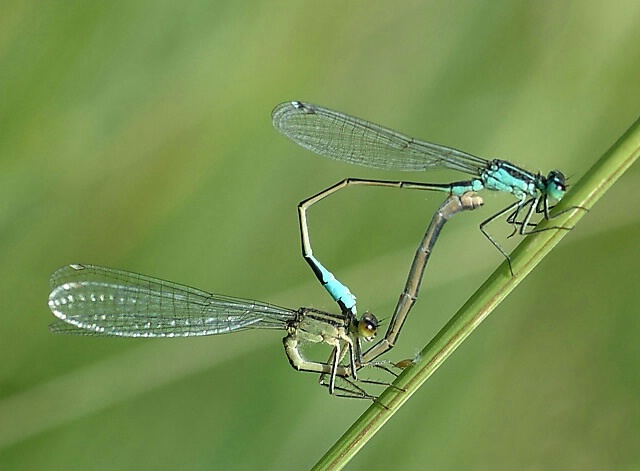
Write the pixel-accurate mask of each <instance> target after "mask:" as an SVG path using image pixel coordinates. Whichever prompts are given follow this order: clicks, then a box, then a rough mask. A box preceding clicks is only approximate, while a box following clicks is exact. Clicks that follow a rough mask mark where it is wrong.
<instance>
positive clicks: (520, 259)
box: [313, 119, 640, 470]
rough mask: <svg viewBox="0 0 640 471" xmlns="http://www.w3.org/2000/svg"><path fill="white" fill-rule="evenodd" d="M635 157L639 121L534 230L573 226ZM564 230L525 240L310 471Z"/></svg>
mask: <svg viewBox="0 0 640 471" xmlns="http://www.w3.org/2000/svg"><path fill="white" fill-rule="evenodd" d="M639 155H640V119H638V120H637V121H636V122H635V123H634V124H633V125H632V126H631V127H630V128H629V129H628V130H627V132H625V133H624V135H623V136H622V137H621V138H620V139H618V141H617V142H616V143H615V144H614V145H613V146H612V147H611V148H610V149H609V150H608V151H607V152H606V153H605V154H604V155H603V156H602V157H601V158H600V159H599V160H598V161H597V162H596V163H595V164H594V165H593V166H592V167H591V169H590V170H589V171H588V172H587V173H586V174H585V175H584V177H582V178H581V179H580V181H579V182H578V183H577V184H576V185H575V187H573V188H572V189H571V191H570V192H569V193H568V194H567V196H566V197H565V198H563V200H562V202H561V203H560V204H558V205H557V207H556V209H555V213H556V214H558V213H560V212H562V211H563V210H566V209H568V208H571V207H580V208H584V209H575V210H573V211H568V212H566V213H564V214H562V215H560V216H559V217H557V218H555V219H553V220H552V221H543V222H542V223H541V224H540V225H539V226H538V229H545V228H551V227H554V226H557V227H574V226H575V224H576V223H577V222H578V221H579V220H580V219H581V218H582V217H583V216H584V215H585V214H586V213H587V211H586V210H588V209H590V208H591V207H592V206H593V205H594V204H595V202H596V201H598V200H599V199H600V198H601V197H602V195H603V194H604V193H605V192H606V191H607V190H608V189H609V188H610V187H611V185H613V184H614V183H615V181H616V180H618V178H620V176H621V175H622V174H623V173H624V172H625V171H626V170H627V169H628V168H629V167H630V166H631V164H633V162H634V161H635V160H636V159H637V158H638V156H639ZM569 232H570V231H566V230H548V231H543V232H540V233H538V234H535V235H532V236H529V237H526V238H525V240H524V241H523V242H522V243H521V244H520V245H519V246H518V247H517V248H516V249H515V250H514V252H513V254H512V255H511V260H512V264H513V270H514V276H513V277H512V276H510V274H509V269H508V266H507V263H506V262H505V263H503V264H502V265H501V266H500V267H498V269H497V270H496V271H495V272H494V273H493V274H492V275H491V276H490V277H489V278H488V279H487V281H486V282H485V283H484V284H483V285H482V286H481V287H480V288H479V289H478V290H477V291H476V292H475V293H474V294H473V296H471V298H470V299H469V300H468V301H467V303H466V304H465V305H464V306H462V308H461V309H460V310H459V311H458V312H457V314H456V315H455V316H453V318H452V319H451V320H450V321H449V322H448V323H447V325H445V326H444V327H443V328H442V330H441V331H440V332H439V333H438V334H437V335H436V336H435V337H434V338H433V340H431V342H429V344H428V345H427V346H426V347H425V348H424V349H423V350H422V352H421V353H420V355H419V359H418V360H417V361H416V362H415V363H414V364H413V365H411V366H410V367H408V368H407V369H406V370H405V371H404V372H403V373H402V374H401V375H400V376H399V377H398V379H397V380H396V381H395V383H394V385H395V386H397V387H398V388H402V389H404V391H398V389H396V388H387V390H386V391H384V393H383V394H382V395H381V396H380V403H382V404H384V405H385V406H386V407H387V409H385V408H384V407H382V406H381V405H380V404H375V403H374V404H372V405H371V407H369V408H368V409H367V410H366V411H365V412H364V413H363V414H362V415H361V416H360V417H359V418H358V420H356V422H355V423H354V424H353V425H352V426H351V427H350V428H349V429H348V430H347V431H346V432H345V434H344V435H343V436H342V437H341V438H340V439H339V440H338V441H337V442H336V443H335V444H334V445H333V447H331V449H329V451H327V453H326V454H325V455H324V456H323V457H322V458H321V459H320V461H318V463H316V465H315V466H314V468H313V469H314V470H338V469H342V468H343V467H344V466H345V465H346V464H347V463H348V462H349V461H350V460H351V458H353V457H354V456H355V454H356V453H358V451H359V450H360V449H361V448H362V447H363V446H364V445H365V444H366V443H367V442H368V441H369V440H370V439H371V438H372V437H373V435H374V434H375V433H376V432H377V431H378V430H380V428H381V427H382V426H383V425H384V424H385V423H386V422H387V421H388V420H389V419H390V418H391V416H392V415H393V414H395V412H396V411H397V410H398V409H399V408H400V407H401V406H402V405H403V404H404V403H405V402H406V401H407V400H408V399H409V398H410V397H411V396H412V395H413V394H414V393H415V392H416V391H417V390H418V388H419V387H420V386H421V385H422V384H423V383H424V382H425V381H426V380H427V378H429V377H430V376H431V375H432V374H433V373H434V372H435V371H436V369H438V367H439V366H440V365H442V363H443V362H444V361H445V360H446V359H447V358H448V357H449V355H451V354H452V353H453V351H454V350H455V349H456V348H458V346H459V345H460V344H461V343H462V342H463V341H464V340H465V339H466V338H467V337H468V336H469V335H470V334H471V332H473V331H474V330H475V329H476V327H478V326H479V325H480V323H481V322H482V321H484V320H485V319H486V318H487V316H488V315H489V314H490V313H491V311H493V309H494V308H495V307H496V306H497V305H498V304H499V303H500V302H501V301H502V300H503V299H504V298H505V297H506V296H507V295H508V294H509V293H510V292H511V291H512V290H513V289H514V288H515V287H516V286H517V285H518V284H520V282H521V281H522V280H523V279H524V278H525V277H526V276H527V275H528V274H529V273H530V272H531V270H533V268H534V267H535V266H536V265H537V264H538V263H539V262H540V261H541V260H542V258H543V257H544V256H545V255H547V254H548V253H549V252H550V251H551V249H553V247H555V246H556V244H558V242H560V240H561V239H562V238H563V237H564V236H566V235H567V234H568V233H569Z"/></svg>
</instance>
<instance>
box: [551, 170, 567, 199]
mask: <svg viewBox="0 0 640 471" xmlns="http://www.w3.org/2000/svg"><path fill="white" fill-rule="evenodd" d="M566 191H567V179H566V178H565V176H564V174H563V173H562V172H560V171H558V170H552V171H551V172H549V175H547V195H549V196H550V197H551V198H553V199H554V200H556V201H560V200H561V199H562V197H563V196H564V194H565V192H566Z"/></svg>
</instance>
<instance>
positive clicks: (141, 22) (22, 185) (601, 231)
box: [0, 0, 640, 470]
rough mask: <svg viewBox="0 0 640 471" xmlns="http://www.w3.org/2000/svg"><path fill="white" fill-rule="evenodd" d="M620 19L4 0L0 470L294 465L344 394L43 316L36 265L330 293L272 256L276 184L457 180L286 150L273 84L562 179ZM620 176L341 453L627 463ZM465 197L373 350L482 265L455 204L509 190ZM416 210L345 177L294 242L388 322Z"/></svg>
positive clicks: (472, 220)
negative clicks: (466, 334) (406, 305)
mask: <svg viewBox="0 0 640 471" xmlns="http://www.w3.org/2000/svg"><path fill="white" fill-rule="evenodd" d="M639 21H640V3H638V2H636V1H632V0H626V1H624V0H621V1H607V2H595V1H594V2H579V1H572V2H551V1H547V2H511V1H506V0H503V1H486V0H484V1H482V0H478V1H465V2H449V1H444V0H443V1H437V2H412V1H409V2H391V1H375V0H373V1H368V2H343V1H327V2H301V1H300V0H295V1H283V2H255V1H254V2H237V1H217V2H204V1H185V2H158V1H129V2H121V1H115V2H62V1H57V2H56V1H53V2H35V1H25V0H21V1H9V2H3V3H2V4H1V5H0V70H1V71H2V72H1V73H0V260H2V270H1V271H0V278H1V279H0V297H1V299H2V305H3V309H2V322H1V326H2V327H1V328H0V348H1V349H2V358H3V361H2V362H0V468H1V469H3V470H12V469H20V470H27V469H65V470H72V469H82V470H100V469H132V470H146V469H155V470H159V469H208V470H209V469H277V470H301V469H308V468H309V467H310V466H311V465H312V464H313V463H315V462H316V460H317V459H318V458H319V457H320V456H321V455H322V454H323V453H324V452H325V451H326V450H327V449H328V448H329V447H330V446H331V445H332V444H333V443H334V442H335V440H336V439H337V438H338V437H340V435H341V434H342V433H343V432H344V431H345V429H346V428H347V427H348V426H349V425H350V424H351V423H352V422H353V421H354V420H355V418H356V417H358V416H359V414H360V413H361V412H362V411H363V410H364V409H365V408H366V407H367V406H368V404H367V403H365V402H364V401H362V402H361V401H355V400H346V399H336V398H331V397H330V396H329V395H328V394H327V392H326V390H323V389H322V388H320V387H318V386H317V385H316V378H314V376H312V375H308V374H303V373H296V372H294V371H293V370H292V369H291V368H290V366H289V364H288V362H287V360H286V357H285V355H284V352H283V351H282V343H281V337H282V333H280V332H246V333H239V334H234V335H229V336H220V337H209V338H199V339H185V340H142V339H139V340H135V339H132V340H124V339H104V338H82V337H65V336H55V335H53V334H50V333H49V332H48V330H47V325H48V323H49V322H50V321H51V320H52V319H53V317H52V315H51V313H50V311H49V310H48V308H47V295H48V292H49V287H48V277H49V275H50V273H51V272H53V270H55V269H56V268H57V267H59V266H61V265H65V264H68V263H73V262H85V263H95V264H101V265H106V266H113V267H118V268H123V269H128V270H132V271H136V272H140V273H145V274H149V275H153V276H158V277H162V278H165V279H169V280H175V281H179V282H182V283H186V284H190V285H192V286H197V287H200V288H202V289H206V290H209V291H213V292H218V293H225V294H230V295H235V296H242V297H251V298H256V299H261V300H264V301H268V302H272V303H277V304H282V305H287V306H291V307H298V306H302V305H304V306H313V307H316V308H324V309H334V306H333V302H332V301H331V300H330V299H329V297H328V296H327V295H326V294H325V293H324V291H323V290H322V289H321V288H320V287H319V286H318V284H317V283H316V282H315V280H314V278H313V275H312V273H311V271H310V270H309V269H308V267H307V266H306V264H305V263H304V262H303V260H302V258H301V257H300V248H299V236H298V229H297V216H296V204H297V203H298V202H299V201H300V200H302V199H303V198H305V197H307V196H309V195H311V194H313V193H316V192H317V191H320V190H321V189H323V188H325V187H326V186H329V185H331V184H333V183H335V182H337V181H338V180H340V179H342V178H345V177H347V176H352V177H373V178H386V179H392V178H405V179H414V180H424V181H450V180H452V179H456V180H459V179H461V178H464V176H462V175H461V174H456V173H452V172H433V173H430V174H428V175H420V174H411V175H408V174H399V173H398V174H394V173H389V172H379V171H375V170H369V169H365V168H359V167H353V166H349V165H343V164H338V163H336V162H334V161H331V160H329V159H324V158H321V157H317V156H314V155H312V154H311V153H310V152H307V151H305V150H304V149H302V148H299V147H297V146H295V145H294V144H292V143H291V142H289V141H288V140H286V139H285V138H284V137H282V136H280V135H279V134H278V133H277V132H276V131H275V130H274V129H273V127H272V125H271V119H270V112H271V109H272V108H273V107H274V106H275V105H276V104H278V103H279V102H281V101H285V100H293V99H299V100H306V101H311V102H315V103H319V104H323V105H325V106H329V107H333V108H336V109H339V110H343V111H345V112H348V113H352V114H355V115H357V116H361V117H365V118H368V119H370V120H372V121H375V122H379V123H381V124H385V125H388V126H391V127H393V128H395V129H398V130H401V131H403V132H406V133H408V134H410V135H414V136H416V137H420V138H424V139H429V140H433V141H434V142H438V143H441V144H445V145H450V146H454V147H457V148H460V149H463V150H466V151H468V152H473V153H476V154H478V155H482V156H485V157H487V158H496V157H500V158H505V159H509V160H512V161H514V162H516V163H518V164H521V165H523V166H525V167H526V168H528V169H530V170H532V171H538V170H541V171H542V172H543V173H545V174H546V173H547V172H548V171H549V170H550V169H553V168H558V169H560V170H562V171H563V172H565V173H566V174H568V175H570V176H571V177H572V181H574V182H575V181H576V180H577V179H578V178H579V177H580V176H581V175H582V174H584V172H585V171H586V170H587V169H588V168H589V167H590V166H591V165H592V164H593V162H595V161H596V160H597V159H598V158H599V156H600V155H601V154H602V153H603V152H604V151H605V150H606V149H607V148H608V147H609V146H610V145H611V144H612V143H613V142H615V140H616V139H617V138H618V137H619V136H620V135H621V134H622V133H623V132H624V131H625V130H626V129H627V128H628V127H629V126H630V125H631V124H632V123H633V122H634V121H635V120H636V119H637V118H638V110H640V87H639V83H640V82H639V79H638V77H640V29H639V28H638V23H639ZM639 177H640V171H639V170H638V166H635V167H633V168H632V169H631V171H630V172H628V173H627V174H626V175H625V176H624V177H623V179H622V180H621V181H620V182H619V183H618V184H617V185H615V186H614V187H613V189H612V190H611V191H610V192H609V193H608V194H607V195H606V197H605V198H604V199H603V200H602V201H601V202H599V203H598V204H597V205H596V206H595V207H594V208H593V210H592V211H591V212H590V213H589V214H588V215H587V217H586V218H584V220H583V222H581V223H580V225H579V226H578V227H576V229H575V230H574V231H573V232H572V233H571V234H570V235H569V237H567V238H566V239H565V240H564V241H563V243H562V244H561V245H560V247H559V248H558V249H557V250H555V251H554V252H553V253H552V254H551V256H550V257H548V258H547V259H545V261H544V262H543V263H542V264H541V265H540V266H539V267H538V269H536V270H535V271H534V273H533V274H532V275H531V276H530V277H528V278H527V279H526V280H525V282H524V283H523V284H522V285H520V287H519V288H518V289H517V290H516V292H515V293H514V294H513V295H512V296H510V297H509V298H508V299H507V300H506V302H504V303H502V304H501V305H500V306H499V307H498V309H496V311H495V312H494V313H493V315H492V316H491V318H490V319H489V321H488V322H486V323H485V324H484V325H482V327H481V328H480V329H479V330H478V331H477V332H475V333H474V335H473V336H472V337H471V338H470V339H469V340H468V341H467V342H465V344H464V345H463V346H462V347H461V348H460V349H459V350H458V351H457V352H456V353H455V354H454V355H453V357H452V358H451V359H450V360H449V361H447V362H446V364H445V365H444V366H443V367H442V368H441V369H440V370H439V371H438V372H437V374H436V375H435V376H434V377H433V378H432V379H431V380H430V381H429V382H428V383H427V384H426V385H425V387H424V388H422V390H421V391H420V392H419V393H418V394H417V395H416V396H414V397H413V398H412V400H411V401H410V402H409V403H408V404H407V406H406V407H404V408H403V409H402V410H401V411H400V412H399V413H398V414H397V415H396V416H394V418H393V419H392V420H391V422H390V423H388V424H387V426H386V427H384V428H383V430H382V431H381V432H380V433H379V434H378V435H377V436H376V437H375V438H374V439H373V440H372V441H371V442H370V443H369V444H368V445H367V446H366V448H365V449H364V450H363V451H362V452H361V453H360V454H359V455H358V456H357V457H356V458H355V459H354V460H353V461H352V462H351V464H350V466H349V469H353V470H360V469H363V470H364V469H366V470H375V469H425V468H428V469H439V470H458V469H505V470H506V469H532V470H535V469H564V470H567V469H580V470H588V469H616V470H622V469H638V468H639V467H640V447H639V446H638V444H639V443H640V401H639V400H638V397H639V394H640V380H639V375H638V371H639V370H640V368H639V367H640V342H638V338H639V336H640V317H639V316H638V313H639V311H640V294H639V291H638V280H639V275H638V271H637V263H638V261H639V260H640V250H639V247H640V244H639V243H638V240H639V238H640V197H639V196H640V194H639V192H638V190H637V188H636V187H637V185H638V183H639V181H640V180H639ZM485 198H486V203H487V204H486V206H487V208H485V209H484V210H482V211H478V212H477V213H475V214H467V215H464V216H459V217H458V218H456V219H454V220H453V222H451V223H450V224H449V225H448V226H447V227H446V229H445V231H444V237H443V238H442V240H441V242H439V244H438V248H437V250H436V253H435V255H434V257H433V259H432V261H431V265H430V266H429V269H428V271H427V275H426V279H425V283H424V286H423V290H422V292H421V298H420V299H419V301H418V304H417V305H416V308H415V310H414V311H413V313H412V317H411V318H410V320H409V323H408V325H407V326H406V327H405V329H404V331H403V335H402V337H401V339H400V345H399V346H398V347H397V348H396V349H395V350H394V351H393V352H391V354H390V355H389V357H390V358H393V359H402V358H406V357H408V356H412V355H413V354H414V353H415V352H417V351H418V350H419V349H421V348H422V347H423V346H424V345H425V344H426V343H427V342H428V341H429V339H430V338H431V337H432V336H433V335H434V334H435V333H436V332H437V331H438V330H439V329H440V328H441V327H442V325H444V323H445V322H446V321H447V320H448V319H449V318H450V317H451V316H452V315H453V314H454V313H455V311H456V310H457V309H458V308H459V307H460V306H461V305H462V304H463V302H464V301H465V300H466V299H467V298H468V297H469V296H470V295H471V294H472V293H473V292H474V290H475V289H477V287H478V286H479V285H480V283H481V282H482V281H483V280H484V279H485V278H486V277H487V276H488V275H489V274H490V273H491V272H492V271H493V270H494V269H495V267H496V266H497V265H498V264H499V263H501V262H502V259H501V257H500V255H499V254H498V253H497V251H496V250H495V249H493V248H492V247H491V245H490V244H489V243H488V242H487V241H486V240H485V239H484V238H483V237H482V235H481V234H480V232H479V231H478V229H477V224H478V222H479V221H480V220H482V219H484V218H485V217H487V216H488V215H489V214H492V212H494V211H496V210H497V209H499V208H501V207H503V206H504V205H506V204H507V203H508V202H510V201H512V200H511V199H509V197H508V196H500V195H492V194H485ZM441 201H442V197H441V196H434V195H430V194H425V193H420V192H409V191H404V192H401V191H396V190H385V189H351V190H348V191H344V192H341V193H340V194H338V195H336V196H335V197H333V198H332V199H330V200H327V201H326V202H325V203H323V204H322V205H319V206H317V207H314V208H313V210H312V212H311V214H310V223H311V226H312V235H313V241H314V248H315V249H316V254H317V255H318V257H319V258H320V259H321V260H322V261H323V262H325V264H326V265H327V266H328V267H329V268H330V269H332V270H333V271H334V272H335V273H337V274H338V275H339V277H340V279H342V280H343V281H345V282H346V283H347V284H348V285H349V286H350V287H351V289H352V291H353V292H354V293H356V294H357V296H358V300H359V306H360V310H361V311H364V310H365V309H371V310H373V311H374V312H376V313H377V314H378V315H379V317H387V316H388V315H389V314H390V313H391V310H392V309H393V306H394V305H395V301H396V300H397V297H398V294H399V292H400V291H401V289H402V286H403V284H404V280H405V277H406V273H407V270H408V267H409V265H410V262H411V259H412V257H413V253H414V250H415V247H416V246H417V244H418V242H419V240H420V238H421V236H422V234H423V232H424V229H425V227H426V224H427V222H428V220H429V219H430V217H431V214H432V213H433V211H434V210H435V208H436V207H437V206H438V205H439V204H440V202H441ZM416 215H418V216H417V217H416ZM407 219H409V220H407ZM499 226H500V224H498V225H496V226H494V228H495V230H496V231H498V233H500V231H499V229H498V227H499ZM508 247H509V248H512V247H513V245H508ZM323 354H324V352H323Z"/></svg>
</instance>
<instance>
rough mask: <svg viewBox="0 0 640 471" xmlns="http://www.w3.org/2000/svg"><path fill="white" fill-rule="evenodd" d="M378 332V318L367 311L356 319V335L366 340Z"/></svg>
mask: <svg viewBox="0 0 640 471" xmlns="http://www.w3.org/2000/svg"><path fill="white" fill-rule="evenodd" d="M377 333H378V318H377V317H376V316H374V315H373V314H372V313H370V312H369V311H367V312H365V313H364V314H363V315H362V318H361V319H360V320H359V321H358V335H359V336H360V338H362V339H364V340H365V341H367V342H370V341H371V340H373V339H374V338H375V336H376V334H377Z"/></svg>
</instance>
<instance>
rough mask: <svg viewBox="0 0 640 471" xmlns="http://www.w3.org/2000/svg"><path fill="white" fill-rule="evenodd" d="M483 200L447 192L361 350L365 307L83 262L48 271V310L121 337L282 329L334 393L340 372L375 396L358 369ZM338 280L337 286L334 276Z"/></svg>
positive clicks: (65, 323)
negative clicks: (387, 318) (249, 293)
mask: <svg viewBox="0 0 640 471" xmlns="http://www.w3.org/2000/svg"><path fill="white" fill-rule="evenodd" d="M481 204H482V199H481V198H480V197H478V196H476V195H463V196H462V197H450V198H448V199H447V200H446V201H445V203H444V204H443V205H442V206H441V208H440V210H439V212H437V213H436V214H435V215H434V218H433V220H432V223H431V225H430V226H429V230H428V231H427V234H425V238H424V240H423V242H422V244H421V247H422V248H419V250H418V253H417V255H416V259H415V260H414V263H413V266H412V269H411V272H410V275H409V279H408V280H407V286H406V287H405V290H404V292H403V294H402V295H401V296H400V300H399V301H398V306H397V307H396V310H395V313H394V315H393V317H392V320H391V323H390V325H389V329H388V331H387V334H386V335H385V338H384V339H383V340H382V341H380V342H379V343H378V344H376V345H374V346H373V347H372V348H371V349H370V350H368V351H367V352H366V353H364V354H363V353H362V341H372V340H373V339H374V338H375V336H376V333H377V330H378V319H377V318H376V316H375V315H373V314H371V313H368V312H366V313H365V314H363V315H362V316H361V317H357V315H356V313H355V309H346V308H345V309H342V312H341V313H339V314H334V313H329V312H325V311H320V310H317V309H313V308H308V307H301V308H299V309H290V308H286V307H280V306H276V305H273V304H268V303H264V302H259V301H254V300H249V299H241V298H234V297H231V296H225V295H218V294H212V293H208V292H205V291H202V290H199V289H196V288H192V287H190V286H186V285H181V284H178V283H173V282H170V281H165V280H161V279H158V278H153V277H150V276H145V275H139V274H136V273H131V272H128V271H124V270H118V269H113V268H105V267H100V266H95V265H84V264H74V265H67V266H65V267H62V268H60V269H58V270H57V271H55V272H54V273H53V275H52V276H51V280H50V284H51V287H52V291H51V294H50V295H49V308H50V309H51V312H52V313H53V314H54V315H55V316H56V317H57V320H56V321H55V322H54V323H53V324H51V326H50V329H51V330H52V331H53V332H59V333H67V334H84V335H95V336H117V337H190V336H203V335H216V334H226V333H231V332H238V331H242V330H247V329H277V330H284V331H286V332H287V335H286V336H285V337H284V339H283V342H284V348H285V353H286V355H287V357H288V358H289V362H290V363H291V365H292V366H293V367H294V368H295V369H296V370H299V371H308V372H314V373H319V374H320V375H321V379H322V378H324V377H325V376H326V375H328V376H329V382H328V384H327V386H328V388H329V392H330V393H331V394H335V393H336V377H340V378H343V379H344V380H345V381H347V383H348V384H349V387H348V388H347V389H342V390H343V391H346V392H348V395H349V396H355V397H363V398H367V399H372V400H375V399H376V398H375V396H371V395H369V394H368V393H367V392H366V391H365V390H364V389H363V388H361V387H360V386H358V384H356V382H355V381H357V380H358V378H357V371H358V370H359V369H360V368H362V367H364V366H371V365H372V366H376V364H372V363H371V362H372V360H373V359H375V358H377V357H378V356H379V355H380V354H382V353H383V352H384V351H386V350H388V349H389V348H391V346H393V344H394V342H395V339H396V338H397V334H398V333H399V331H400V327H401V326H402V323H403V322H404V320H405V319H406V315H407V314H408V312H409V310H410V309H411V306H412V304H413V302H414V301H415V298H416V297H417V294H418V289H419V286H420V281H421V279H422V275H423V272H424V267H425V266H426V262H427V260H428V256H429V253H430V251H431V249H432V248H433V245H434V244H435V242H436V240H437V237H438V235H439V232H440V230H441V229H442V227H443V226H444V224H445V223H446V221H447V219H449V218H450V217H452V216H453V215H455V214H457V213H458V212H461V211H465V210H472V209H475V208H476V207H478V206H479V205H481ZM335 283H336V286H337V284H340V283H339V282H338V281H337V280H335ZM342 286H344V285H342ZM344 289H346V287H345V288H344ZM304 343H325V344H328V345H330V346H331V347H333V350H332V354H331V356H330V361H327V362H316V361H311V360H308V359H306V358H305V357H304V356H303V355H302V353H301V351H300V346H301V345H302V344H304ZM345 356H348V360H347V361H346V362H344V361H343V360H344V359H345ZM370 364H371V365H370ZM365 382H366V381H365ZM338 395H340V393H339V392H338Z"/></svg>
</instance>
